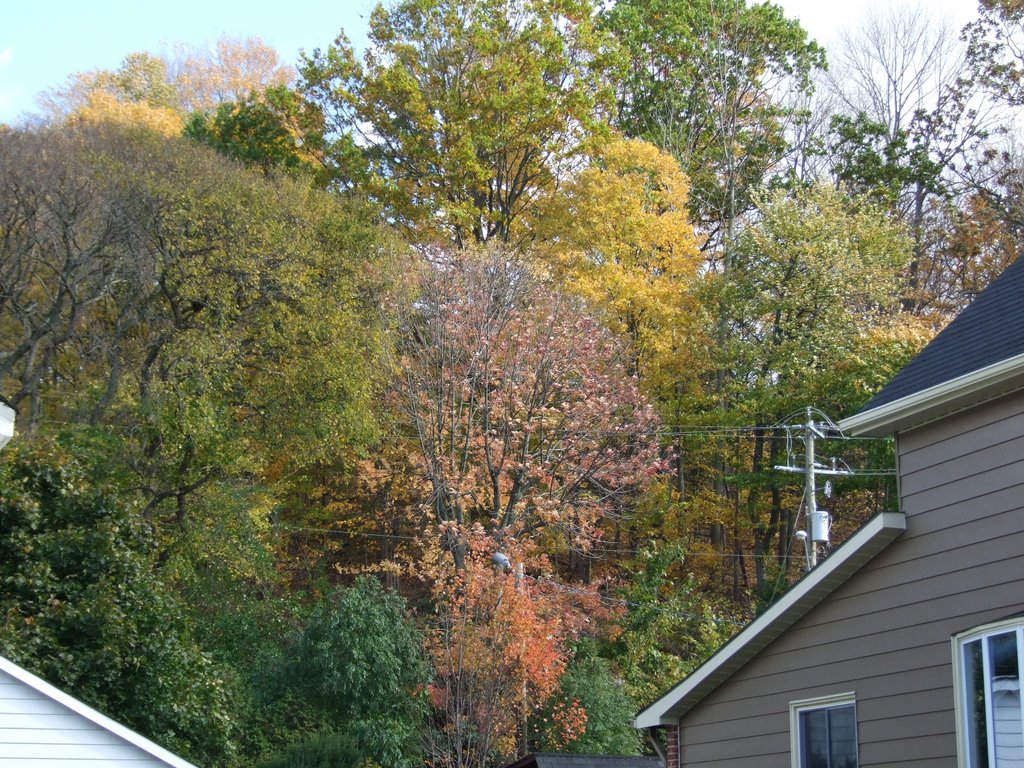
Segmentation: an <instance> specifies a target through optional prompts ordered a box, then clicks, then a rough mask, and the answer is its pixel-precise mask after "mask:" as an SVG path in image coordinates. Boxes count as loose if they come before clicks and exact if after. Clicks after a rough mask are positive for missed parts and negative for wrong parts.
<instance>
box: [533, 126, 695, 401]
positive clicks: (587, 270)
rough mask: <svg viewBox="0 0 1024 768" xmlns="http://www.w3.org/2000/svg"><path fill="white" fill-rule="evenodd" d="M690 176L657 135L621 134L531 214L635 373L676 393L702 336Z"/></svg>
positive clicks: (551, 260) (548, 252) (550, 258)
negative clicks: (622, 341)
mask: <svg viewBox="0 0 1024 768" xmlns="http://www.w3.org/2000/svg"><path fill="white" fill-rule="evenodd" d="M688 192H689V182H688V180H687V178H686V175H685V174H684V173H683V172H682V170H681V169H680V167H679V164H678V162H677V161H676V160H675V159H674V158H673V157H672V156H671V155H669V154H667V153H665V152H662V151H661V150H659V149H658V148H657V147H655V146H654V145H653V144H648V143H647V142H644V141H637V140H629V139H619V140H615V141H611V142H609V143H608V144H606V145H605V146H604V147H603V148H602V149H601V150H600V151H599V152H598V153H597V154H596V156H595V158H594V161H593V162H592V163H591V165H590V166H589V167H588V168H586V169H585V170H583V171H582V172H581V173H579V174H578V175H577V176H576V177H575V178H574V179H573V180H572V181H570V182H569V183H568V184H567V185H566V187H565V189H564V191H563V193H562V194H560V195H558V196H557V197H555V198H553V199H552V201H551V202H550V204H549V205H548V206H547V207H546V209H545V211H544V213H543V215H541V216H540V218H539V219H538V221H537V222H536V230H537V235H538V240H539V245H538V253H540V254H541V258H542V259H543V260H544V261H545V262H546V264H547V265H548V267H549V268H550V269H551V270H552V271H553V272H554V274H555V277H556V278H557V279H559V280H560V281H561V282H563V283H564V284H565V285H566V286H567V287H568V288H569V289H570V290H572V291H574V292H576V293H578V294H579V295H580V296H582V297H584V298H585V299H586V300H587V301H588V302H589V303H590V304H592V305H593V306H595V307H599V308H601V309H602V310H604V311H605V312H606V313H607V321H608V323H609V325H610V326H611V328H612V329H613V330H614V331H616V332H617V333H619V334H620V335H622V336H624V337H626V338H627V339H628V340H629V342H630V343H631V345H632V349H633V360H632V366H631V367H632V373H634V374H636V375H637V376H639V377H640V378H641V379H642V380H643V381H644V384H645V387H646V388H647V389H648V391H649V392H651V393H652V394H654V395H655V396H657V397H658V398H659V399H661V398H663V397H669V398H670V397H672V393H673V390H674V389H675V388H676V387H677V386H678V384H679V382H680V378H681V376H682V372H683V371H687V370H694V369H695V366H694V365H693V362H694V361H693V360H692V357H691V355H692V354H693V352H692V350H694V349H695V348H697V346H698V345H696V344H694V343H693V336H694V335H695V334H697V333H699V330H698V328H697V323H696V322H694V318H695V315H696V305H695V301H694V298H693V296H692V294H691V290H690V289H691V287H692V285H693V281H694V278H695V276H696V274H697V270H698V268H699V266H700V256H699V254H700V249H699V243H698V239H697V236H696V235H695V233H694V228H693V225H692V224H691V222H690V220H689V217H688V215H687V194H688Z"/></svg>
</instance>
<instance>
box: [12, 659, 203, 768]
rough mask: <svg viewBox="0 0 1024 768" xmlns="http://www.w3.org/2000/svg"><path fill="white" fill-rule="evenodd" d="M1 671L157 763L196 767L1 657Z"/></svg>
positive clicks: (185, 767) (181, 767) (177, 766)
mask: <svg viewBox="0 0 1024 768" xmlns="http://www.w3.org/2000/svg"><path fill="white" fill-rule="evenodd" d="M0 672H5V673H6V674H8V675H10V676H11V677H13V678H14V679H15V680H18V681H19V682H21V683H24V684H25V685H27V686H28V687H29V688H32V689H34V690H36V691H37V692H38V693H40V694H41V695H43V696H45V697H47V698H48V699H51V700H53V701H55V702H57V703H58V704H62V705H63V706H65V707H67V708H68V709H70V710H71V711H72V712H74V713H76V714H78V715H81V716H82V717H84V718H85V719H86V720H89V721H90V722H92V723H93V724H94V725H96V726H98V727H100V728H103V729H104V730H106V731H109V732H110V733H113V734H114V735H115V736H118V737H120V738H122V739H124V740H125V741H127V742H128V743H129V744H132V745H133V746H135V747H138V748H139V749H141V750H142V751H143V752H146V753H147V754H149V755H151V756H152V757H154V758H156V759H157V760H160V761H161V762H163V763H166V764H167V765H168V766H170V768H196V766H195V765H193V764H192V763H190V762H188V761H187V760H185V759H183V758H181V757H178V756H177V755H175V754H174V753H173V752H169V751H168V750H166V749H164V748H163V747H161V746H160V745H159V744H155V743H154V742H152V741H150V740H149V739H147V738H146V737H145V736H142V735H141V734H138V733H136V732H135V731H133V730H131V729H130V728H126V727H125V726H123V725H121V724H120V723H118V722H116V721H114V720H111V719H110V718H109V717H107V716H106V715H104V714H102V713H101V712H97V711H96V710H95V709H93V708H92V707H90V706H89V705H87V704H84V703H82V702H81V701H79V700H78V699H76V698H74V697H73V696H69V695H68V694H66V693H64V691H62V690H60V689H59V688H55V687H54V686H52V685H50V684H49V683H48V682H46V681H45V680H43V679H42V678H41V677H37V676H36V675H33V674H32V673H31V672H29V671H28V670H27V669H24V668H23V667H20V666H18V665H17V664H15V663H14V662H13V661H10V660H9V659H5V658H4V657H3V656H0Z"/></svg>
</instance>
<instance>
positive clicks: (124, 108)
mask: <svg viewBox="0 0 1024 768" xmlns="http://www.w3.org/2000/svg"><path fill="white" fill-rule="evenodd" d="M72 117H73V118H77V119H79V120H82V121H84V122H87V123H113V124H115V125H120V126H124V127H132V126H135V127H143V128H148V129H149V130H151V131H153V132H154V133H156V134H159V135H160V136H167V137H174V136H180V135H181V132H182V130H183V129H184V127H185V121H184V120H183V119H182V116H181V114H180V113H178V112H177V111H175V110H173V109H171V108H170V107H156V106H153V105H151V104H148V103H147V102H145V101H121V100H120V99H118V98H116V97H115V96H113V95H111V94H109V93H106V92H104V91H93V92H92V93H90V94H89V97H88V101H87V102H86V104H85V106H83V107H80V108H78V109H77V110H75V112H74V114H73V116H72Z"/></svg>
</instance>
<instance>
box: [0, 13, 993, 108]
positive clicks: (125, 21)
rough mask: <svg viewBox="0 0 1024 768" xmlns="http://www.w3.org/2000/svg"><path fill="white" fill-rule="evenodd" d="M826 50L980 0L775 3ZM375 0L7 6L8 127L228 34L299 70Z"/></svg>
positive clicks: (3, 37)
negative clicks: (914, 14) (890, 19)
mask: <svg viewBox="0 0 1024 768" xmlns="http://www.w3.org/2000/svg"><path fill="white" fill-rule="evenodd" d="M775 2H777V3H778V4H780V5H781V6H782V7H783V8H784V9H785V10H786V13H787V15H789V16H791V17H795V18H798V19H799V20H800V21H801V23H802V24H803V26H804V28H805V29H807V30H808V32H809V33H810V34H811V36H812V37H813V38H815V39H816V40H818V42H820V43H822V44H824V45H825V46H826V47H827V46H828V44H829V42H830V41H832V40H834V39H836V36H837V35H838V34H839V33H840V32H841V31H843V30H853V29H855V28H856V27H857V25H858V23H859V22H860V20H861V19H862V18H863V17H864V15H865V14H867V13H869V12H870V11H871V10H872V9H875V10H878V9H882V8H884V7H886V6H889V5H901V4H902V5H920V6H921V7H923V8H925V9H926V10H927V11H928V13H929V14H930V15H933V16H935V17H937V18H947V19H949V20H950V21H951V22H952V23H953V24H954V25H956V27H958V28H959V27H960V26H962V25H963V24H965V23H966V22H968V21H970V20H971V19H972V18H974V16H975V12H976V9H977V0H891V2H888V3H883V2H880V1H879V0H775ZM374 5H375V1H374V0H333V1H332V0H290V2H286V3H278V2H275V3H269V2H258V0H257V1H256V2H254V1H253V0H175V1H174V2H161V3H155V2H140V0H0V123H13V122H16V121H17V120H18V118H19V117H20V116H22V115H24V114H25V113H31V112H34V111H35V110H36V106H35V96H36V94H38V93H39V92H40V91H42V90H45V89H47V88H51V87H54V86H56V85H59V84H61V83H62V82H64V80H65V79H66V78H67V77H68V75H70V74H72V73H74V72H85V71H89V70H94V69H116V68H117V67H118V65H119V64H120V63H121V61H122V59H124V57H125V56H126V55H127V54H129V53H132V52H134V51H148V52H150V53H155V54H159V53H163V52H170V51H171V50H172V49H173V46H174V44H175V43H187V44H191V45H197V46H202V45H209V44H212V43H213V42H214V41H215V40H216V39H217V38H218V37H220V36H221V35H222V34H225V33H226V34H230V35H234V36H240V37H247V36H251V35H255V36H258V37H260V38H262V39H263V40H264V41H265V42H266V43H269V44H270V45H272V46H273V47H274V48H276V49H277V51H278V52H279V53H280V54H281V58H282V61H283V62H284V63H288V64H294V63H295V62H296V61H298V57H299V52H300V50H305V51H306V52H312V51H313V50H314V49H316V48H326V47H327V46H328V45H329V44H330V43H331V42H332V41H333V40H334V38H335V37H336V36H337V34H338V32H339V31H342V30H344V31H345V33H346V34H347V35H348V37H349V38H350V39H351V40H352V41H353V42H354V43H356V44H357V45H359V44H360V43H362V42H363V41H365V35H366V26H367V19H368V17H369V14H370V10H371V9H372V8H373V6H374Z"/></svg>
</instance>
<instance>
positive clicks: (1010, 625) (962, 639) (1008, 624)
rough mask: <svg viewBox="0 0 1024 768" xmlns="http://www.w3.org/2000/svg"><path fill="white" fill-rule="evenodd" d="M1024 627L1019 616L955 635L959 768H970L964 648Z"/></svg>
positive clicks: (954, 701) (955, 707)
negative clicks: (986, 637) (974, 641)
mask: <svg viewBox="0 0 1024 768" xmlns="http://www.w3.org/2000/svg"><path fill="white" fill-rule="evenodd" d="M1022 626H1024V616H1017V617H1015V618H1012V619H1003V620H1002V621H994V622H992V623H991V624H983V625H981V626H980V627H974V628H973V629H969V630H967V631H966V632H961V633H960V634H958V635H953V637H952V639H951V640H950V645H951V648H952V652H953V704H954V707H953V708H954V711H955V714H956V764H957V766H958V767H959V768H970V764H969V763H968V761H967V753H968V747H967V729H968V727H969V725H968V723H967V706H966V699H965V696H966V691H965V689H964V668H963V647H964V645H966V644H967V643H969V642H971V641H972V640H977V639H978V638H981V637H985V636H987V635H996V634H999V633H1000V632H1004V631H1006V630H1008V629H1017V628H1019V627H1022Z"/></svg>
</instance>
